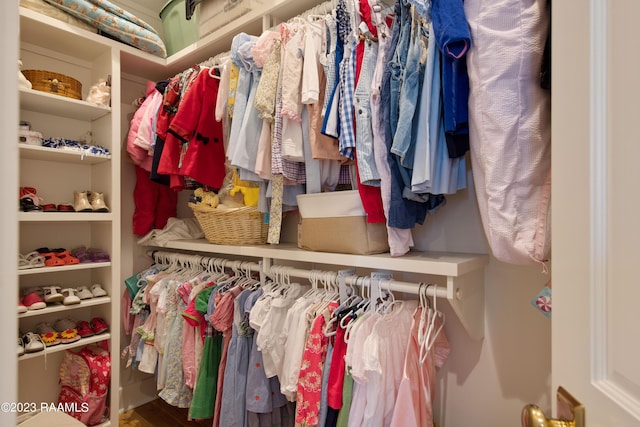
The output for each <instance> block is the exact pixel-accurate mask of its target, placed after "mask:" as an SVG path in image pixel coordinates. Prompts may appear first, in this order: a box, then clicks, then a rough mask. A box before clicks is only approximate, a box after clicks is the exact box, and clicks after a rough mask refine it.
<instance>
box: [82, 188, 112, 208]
mask: <svg viewBox="0 0 640 427" xmlns="http://www.w3.org/2000/svg"><path fill="white" fill-rule="evenodd" d="M87 197H88V198H89V204H90V205H91V209H93V211H94V212H109V208H108V207H107V205H106V204H105V202H104V193H98V192H97V191H87Z"/></svg>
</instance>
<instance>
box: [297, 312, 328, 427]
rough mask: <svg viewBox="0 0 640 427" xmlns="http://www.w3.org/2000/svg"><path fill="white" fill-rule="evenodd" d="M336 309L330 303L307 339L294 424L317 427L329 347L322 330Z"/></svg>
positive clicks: (315, 320)
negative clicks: (323, 375) (323, 371)
mask: <svg viewBox="0 0 640 427" xmlns="http://www.w3.org/2000/svg"><path fill="white" fill-rule="evenodd" d="M336 307H338V302H336V301H331V302H330V303H329V305H328V306H327V308H326V309H325V310H323V311H322V312H321V313H320V314H318V315H317V316H316V318H315V319H314V321H313V324H312V325H311V330H310V331H309V335H308V337H307V341H306V344H305V347H304V354H303V356H302V364H301V366H300V377H299V378H298V394H297V396H296V423H299V424H303V425H317V424H318V422H319V418H318V415H319V413H320V399H321V392H322V370H323V367H324V361H325V357H326V354H327V347H328V345H329V337H327V336H326V335H325V334H324V332H323V328H324V325H325V324H326V322H327V320H329V319H330V318H331V315H332V314H333V311H334V310H335V309H336Z"/></svg>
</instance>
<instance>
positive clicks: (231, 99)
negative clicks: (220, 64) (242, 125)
mask: <svg viewBox="0 0 640 427" xmlns="http://www.w3.org/2000/svg"><path fill="white" fill-rule="evenodd" d="M239 76H240V70H239V69H238V67H236V66H235V65H233V63H231V74H230V77H229V96H228V98H227V112H228V113H229V118H230V119H232V118H233V106H234V105H235V103H236V89H237V87H238V77H239Z"/></svg>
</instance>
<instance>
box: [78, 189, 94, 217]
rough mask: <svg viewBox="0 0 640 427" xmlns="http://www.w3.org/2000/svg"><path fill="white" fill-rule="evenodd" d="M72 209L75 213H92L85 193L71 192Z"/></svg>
mask: <svg viewBox="0 0 640 427" xmlns="http://www.w3.org/2000/svg"><path fill="white" fill-rule="evenodd" d="M73 209H75V211H76V212H92V211H93V208H92V207H91V204H90V203H89V199H87V192H86V191H74V192H73Z"/></svg>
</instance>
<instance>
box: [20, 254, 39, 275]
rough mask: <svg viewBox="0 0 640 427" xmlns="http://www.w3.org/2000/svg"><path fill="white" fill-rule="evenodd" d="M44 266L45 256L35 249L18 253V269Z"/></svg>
mask: <svg viewBox="0 0 640 427" xmlns="http://www.w3.org/2000/svg"><path fill="white" fill-rule="evenodd" d="M37 267H44V257H43V256H42V255H40V253H39V252H36V251H33V252H29V253H28V254H26V255H22V254H18V269H19V270H26V269H29V268H37Z"/></svg>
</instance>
